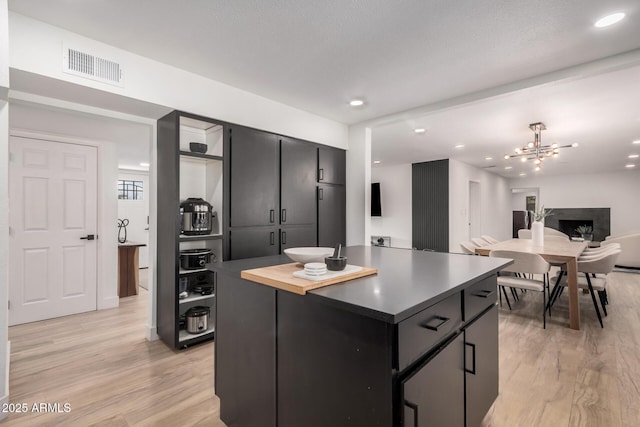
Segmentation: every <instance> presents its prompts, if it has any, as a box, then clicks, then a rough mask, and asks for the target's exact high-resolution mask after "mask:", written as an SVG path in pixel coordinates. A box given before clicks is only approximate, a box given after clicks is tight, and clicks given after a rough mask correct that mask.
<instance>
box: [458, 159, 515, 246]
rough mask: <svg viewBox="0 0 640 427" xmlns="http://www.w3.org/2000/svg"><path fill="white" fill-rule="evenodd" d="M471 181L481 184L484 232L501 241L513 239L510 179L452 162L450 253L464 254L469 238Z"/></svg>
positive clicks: (481, 219)
mask: <svg viewBox="0 0 640 427" xmlns="http://www.w3.org/2000/svg"><path fill="white" fill-rule="evenodd" d="M469 181H477V182H479V183H480V199H481V200H480V206H481V208H480V230H481V234H488V235H490V236H493V237H494V238H496V239H498V240H507V239H510V238H511V228H512V226H511V223H512V214H511V188H510V187H509V182H508V181H507V179H505V178H503V177H501V176H499V175H495V174H493V173H491V172H487V171H485V170H482V169H478V168H475V167H473V166H470V165H467V164H466V163H462V162H459V161H457V160H453V159H449V250H450V251H451V252H460V242H461V241H463V240H468V239H469V237H479V236H469Z"/></svg>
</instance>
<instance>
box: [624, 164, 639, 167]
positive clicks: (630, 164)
mask: <svg viewBox="0 0 640 427" xmlns="http://www.w3.org/2000/svg"><path fill="white" fill-rule="evenodd" d="M624 167H625V168H635V167H636V165H631V164H629V165H624Z"/></svg>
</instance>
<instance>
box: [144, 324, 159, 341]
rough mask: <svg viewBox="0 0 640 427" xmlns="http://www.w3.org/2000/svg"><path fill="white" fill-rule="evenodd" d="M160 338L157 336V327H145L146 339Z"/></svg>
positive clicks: (154, 339)
mask: <svg viewBox="0 0 640 427" xmlns="http://www.w3.org/2000/svg"><path fill="white" fill-rule="evenodd" d="M158 339H160V337H159V336H158V329H157V328H156V327H155V326H154V327H147V341H156V340H158Z"/></svg>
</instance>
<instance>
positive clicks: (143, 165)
mask: <svg viewBox="0 0 640 427" xmlns="http://www.w3.org/2000/svg"><path fill="white" fill-rule="evenodd" d="M140 166H142V167H143V168H148V167H149V163H145V162H142V163H140Z"/></svg>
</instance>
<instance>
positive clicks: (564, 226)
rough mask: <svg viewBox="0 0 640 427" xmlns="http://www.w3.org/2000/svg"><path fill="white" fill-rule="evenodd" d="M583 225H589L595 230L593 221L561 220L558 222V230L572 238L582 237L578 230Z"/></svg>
mask: <svg viewBox="0 0 640 427" xmlns="http://www.w3.org/2000/svg"><path fill="white" fill-rule="evenodd" d="M581 225H588V226H589V227H591V228H593V220H591V219H561V220H559V221H558V229H559V230H560V231H562V232H563V233H564V234H566V235H567V236H570V237H580V233H578V232H577V231H576V228H578V227H580V226H581Z"/></svg>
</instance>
